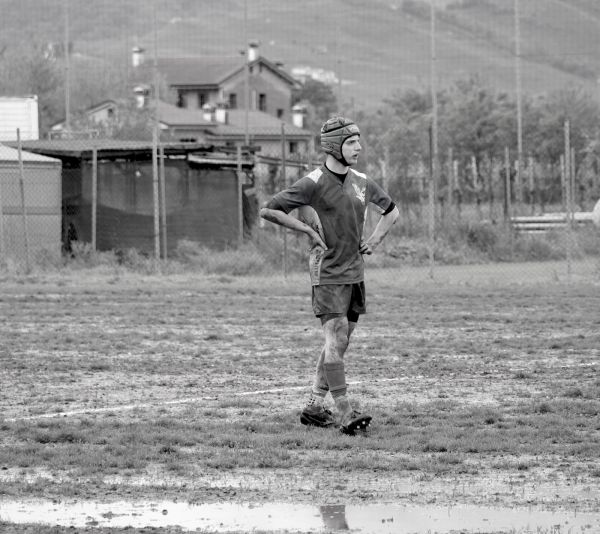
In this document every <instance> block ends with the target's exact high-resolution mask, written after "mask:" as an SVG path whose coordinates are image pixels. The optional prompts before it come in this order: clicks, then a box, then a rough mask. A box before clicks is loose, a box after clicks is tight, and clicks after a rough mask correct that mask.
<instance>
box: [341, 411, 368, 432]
mask: <svg viewBox="0 0 600 534" xmlns="http://www.w3.org/2000/svg"><path fill="white" fill-rule="evenodd" d="M371 419H372V417H371V416H370V415H362V414H361V413H360V412H357V411H356V410H354V411H353V412H352V414H351V415H350V419H349V420H348V422H347V423H346V424H345V425H341V426H340V432H341V433H342V434H346V435H348V436H354V435H355V434H356V431H357V430H366V429H367V428H368V426H369V425H370V424H371Z"/></svg>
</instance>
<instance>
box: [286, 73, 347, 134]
mask: <svg viewBox="0 0 600 534" xmlns="http://www.w3.org/2000/svg"><path fill="white" fill-rule="evenodd" d="M292 104H293V105H295V104H306V105H307V110H308V116H307V119H306V128H307V129H311V130H318V129H319V128H320V127H321V125H322V124H323V123H324V122H325V121H326V120H327V119H328V118H329V117H331V116H332V115H333V114H334V113H335V112H336V110H337V99H336V97H335V94H334V92H333V90H332V89H331V87H330V86H329V85H327V84H325V83H323V82H320V81H318V80H313V79H312V78H307V80H306V81H305V82H304V83H303V84H302V86H301V87H300V89H296V90H295V91H294V92H293V94H292Z"/></svg>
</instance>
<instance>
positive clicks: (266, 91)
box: [133, 43, 299, 121]
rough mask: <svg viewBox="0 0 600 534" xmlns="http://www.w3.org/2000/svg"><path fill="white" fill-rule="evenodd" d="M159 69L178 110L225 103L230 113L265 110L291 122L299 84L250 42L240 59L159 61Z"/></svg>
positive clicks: (140, 62)
mask: <svg viewBox="0 0 600 534" xmlns="http://www.w3.org/2000/svg"><path fill="white" fill-rule="evenodd" d="M137 50H138V52H137V53H138V54H139V53H140V52H139V49H137ZM133 63H134V65H135V64H137V65H139V67H138V68H139V69H141V70H144V69H148V68H153V67H154V62H152V65H150V64H149V63H150V62H144V61H143V59H141V58H139V57H138V59H137V60H135V61H134V62H133ZM156 66H157V69H158V72H159V74H160V75H161V76H162V77H163V78H164V79H165V81H166V83H167V85H168V86H169V88H170V89H171V90H173V91H174V92H175V94H176V95H177V96H176V98H177V106H178V107H182V108H186V109H202V108H203V107H204V106H205V105H207V104H211V105H215V106H216V105H217V104H220V103H226V104H227V107H228V108H229V109H230V110H236V109H248V110H249V111H262V112H264V113H268V114H269V115H273V116H274V117H277V118H278V119H281V120H283V121H291V119H292V117H291V109H292V91H293V89H295V88H297V87H298V84H299V82H298V81H297V80H296V79H295V78H293V77H292V76H291V75H290V74H288V73H287V72H286V71H285V70H284V69H283V66H282V65H281V64H280V63H274V62H271V61H269V60H268V59H266V58H264V57H262V56H261V55H259V53H258V44H257V43H250V44H249V46H248V50H247V52H246V54H244V55H241V56H224V57H223V56H221V57H215V56H208V57H203V56H197V57H171V58H157V61H156Z"/></svg>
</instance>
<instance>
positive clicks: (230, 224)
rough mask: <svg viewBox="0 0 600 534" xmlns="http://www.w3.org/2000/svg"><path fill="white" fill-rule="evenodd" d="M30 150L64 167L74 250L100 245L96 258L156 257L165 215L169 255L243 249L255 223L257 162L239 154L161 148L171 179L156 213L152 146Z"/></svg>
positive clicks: (66, 223) (68, 232) (75, 143)
mask: <svg viewBox="0 0 600 534" xmlns="http://www.w3.org/2000/svg"><path fill="white" fill-rule="evenodd" d="M24 147H26V148H27V150H29V151H31V152H35V153H37V154H42V155H44V156H51V157H53V158H57V159H59V160H60V161H61V162H62V166H63V181H62V213H63V221H62V222H63V233H64V235H63V240H64V242H65V246H66V247H67V248H68V247H69V245H70V241H72V240H78V241H83V242H87V243H93V242H94V241H95V243H96V248H97V250H126V249H129V248H134V249H137V250H138V251H140V252H144V253H149V254H152V253H153V252H154V251H155V244H156V241H155V238H156V213H157V210H158V209H159V211H160V214H161V215H162V214H163V213H164V214H165V215H166V217H163V220H161V249H162V246H163V245H162V244H163V243H164V241H163V238H164V237H165V236H166V243H167V250H168V251H173V250H174V249H175V248H176V247H177V244H178V243H179V242H180V241H181V240H186V241H194V242H197V243H200V244H202V245H205V246H210V247H214V248H224V247H227V246H235V245H237V243H238V242H239V239H240V236H241V235H243V233H244V232H246V233H247V232H248V230H249V226H250V225H251V222H252V221H253V220H254V218H255V216H254V213H255V212H256V208H255V207H254V202H253V176H252V169H253V160H252V158H250V157H245V158H240V160H239V161H238V158H237V156H236V154H235V153H233V154H232V153H224V152H222V151H219V149H215V148H214V147H211V146H206V145H201V144H196V143H167V144H162V146H161V152H162V154H164V157H163V159H162V161H163V162H164V165H161V164H160V161H159V162H158V164H157V165H158V167H159V168H160V169H161V170H162V175H163V176H164V188H161V189H162V191H160V197H161V198H164V205H163V204H162V203H161V205H160V206H158V207H157V206H156V203H155V199H156V189H155V188H156V187H157V184H156V183H155V173H154V172H153V170H154V168H155V167H154V165H155V163H154V162H153V147H152V143H151V142H148V141H121V140H115V139H85V140H83V139H57V140H40V141H30V142H27V143H24ZM94 184H96V188H95V192H94ZM94 206H95V221H94V218H93V213H92V212H93V208H94ZM93 222H95V229H96V231H95V236H93V235H92V233H93V228H94V224H93ZM163 232H164V233H163ZM94 237H95V239H93V238H94Z"/></svg>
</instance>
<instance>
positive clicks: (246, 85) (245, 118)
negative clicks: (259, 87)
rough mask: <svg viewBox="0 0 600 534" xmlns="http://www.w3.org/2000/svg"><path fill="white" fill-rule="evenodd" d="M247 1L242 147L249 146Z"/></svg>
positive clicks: (246, 10)
mask: <svg viewBox="0 0 600 534" xmlns="http://www.w3.org/2000/svg"><path fill="white" fill-rule="evenodd" d="M248 44H249V43H248V0H244V46H245V49H244V104H245V105H244V145H245V146H248V145H249V144H250V135H249V133H248V113H249V109H250V65H249V61H250V58H249V57H248Z"/></svg>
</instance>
